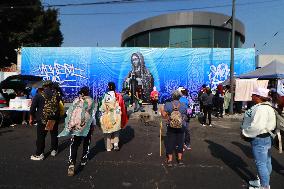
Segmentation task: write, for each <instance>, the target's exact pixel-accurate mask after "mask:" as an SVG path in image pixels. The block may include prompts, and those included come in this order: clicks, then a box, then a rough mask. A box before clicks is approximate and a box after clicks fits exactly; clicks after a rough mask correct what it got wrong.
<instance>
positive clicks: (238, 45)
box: [235, 34, 242, 48]
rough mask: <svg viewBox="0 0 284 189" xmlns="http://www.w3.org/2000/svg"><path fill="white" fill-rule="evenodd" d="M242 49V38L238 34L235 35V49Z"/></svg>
mask: <svg viewBox="0 0 284 189" xmlns="http://www.w3.org/2000/svg"><path fill="white" fill-rule="evenodd" d="M241 47H242V42H241V37H240V36H239V35H238V34H236V35H235V48H241Z"/></svg>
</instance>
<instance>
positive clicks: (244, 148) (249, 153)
mask: <svg viewBox="0 0 284 189" xmlns="http://www.w3.org/2000/svg"><path fill="white" fill-rule="evenodd" d="M232 144H233V145H235V146H237V147H239V148H240V149H241V150H242V151H243V153H244V154H245V155H246V156H247V157H248V158H250V159H253V155H252V151H251V148H250V146H247V145H244V144H241V143H239V142H232ZM248 144H249V143H248Z"/></svg>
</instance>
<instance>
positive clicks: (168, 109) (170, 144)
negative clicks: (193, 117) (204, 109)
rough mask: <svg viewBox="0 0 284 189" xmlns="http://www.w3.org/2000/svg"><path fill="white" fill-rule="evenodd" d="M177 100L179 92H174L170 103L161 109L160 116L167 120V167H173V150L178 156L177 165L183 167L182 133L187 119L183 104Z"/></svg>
mask: <svg viewBox="0 0 284 189" xmlns="http://www.w3.org/2000/svg"><path fill="white" fill-rule="evenodd" d="M179 99H180V93H179V91H174V92H173V94H172V101H170V102H166V103H165V105H164V106H163V107H161V115H162V116H163V117H164V118H166V119H167V124H166V125H167V137H166V140H167V143H166V155H167V160H166V163H167V166H169V167H172V166H173V163H172V162H173V153H174V150H175V149H176V152H177V156H178V157H177V161H178V164H179V165H183V162H182V154H183V143H184V132H185V127H186V126H187V122H188V118H187V115H186V106H185V104H184V103H181V102H180V101H179ZM176 147H177V148H176Z"/></svg>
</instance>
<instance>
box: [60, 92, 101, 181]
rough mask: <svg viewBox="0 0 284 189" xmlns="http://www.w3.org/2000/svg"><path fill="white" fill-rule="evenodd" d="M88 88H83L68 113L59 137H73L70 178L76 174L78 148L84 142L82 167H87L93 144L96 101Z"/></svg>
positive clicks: (70, 155) (69, 168)
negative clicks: (91, 144)
mask: <svg viewBox="0 0 284 189" xmlns="http://www.w3.org/2000/svg"><path fill="white" fill-rule="evenodd" d="M89 93H90V90H89V88H88V87H82V88H81V89H80V91H79V93H78V94H79V97H77V98H76V99H75V100H74V101H73V103H72V105H71V106H70V107H69V109H68V111H67V117H66V118H65V127H64V129H63V131H62V132H61V133H60V134H59V135H58V137H62V136H72V138H71V145H70V154H69V162H68V163H69V166H68V176H73V175H74V174H75V165H76V159H77V151H78V148H79V146H80V144H81V142H82V141H83V153H82V156H81V166H85V165H86V164H87V161H88V154H89V149H90V143H91V136H92V133H93V130H94V125H93V124H92V123H93V110H94V106H95V105H94V101H93V99H92V98H91V97H90V95H89Z"/></svg>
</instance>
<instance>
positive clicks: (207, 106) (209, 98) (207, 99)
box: [200, 88, 214, 127]
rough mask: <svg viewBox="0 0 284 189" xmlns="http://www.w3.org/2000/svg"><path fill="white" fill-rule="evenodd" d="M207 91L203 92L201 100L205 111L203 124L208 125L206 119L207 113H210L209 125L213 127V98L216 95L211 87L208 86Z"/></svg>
mask: <svg viewBox="0 0 284 189" xmlns="http://www.w3.org/2000/svg"><path fill="white" fill-rule="evenodd" d="M205 91H206V92H205V93H203V94H202V95H201V96H200V100H201V102H202V104H203V113H204V117H203V123H202V126H203V127H205V126H206V119H207V115H208V120H209V126H210V127H212V119H211V114H212V109H213V98H214V95H213V94H212V91H211V89H209V88H206V90H205Z"/></svg>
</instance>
